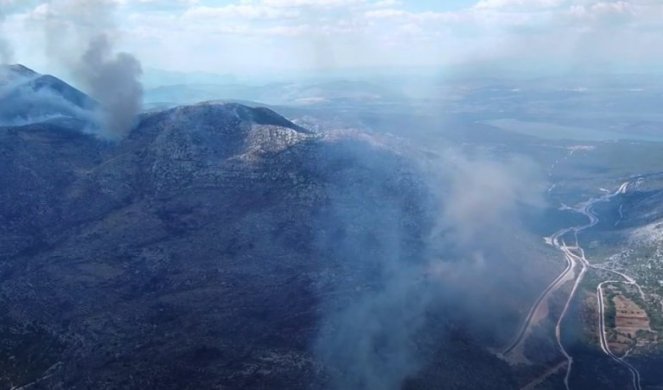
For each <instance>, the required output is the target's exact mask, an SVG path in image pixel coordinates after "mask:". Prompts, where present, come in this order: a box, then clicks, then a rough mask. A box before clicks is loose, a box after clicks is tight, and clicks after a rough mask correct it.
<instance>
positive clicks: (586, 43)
mask: <svg viewBox="0 0 663 390" xmlns="http://www.w3.org/2000/svg"><path fill="white" fill-rule="evenodd" d="M86 1H87V3H91V2H106V3H109V5H111V6H112V7H110V8H108V12H110V13H112V15H111V16H112V20H113V22H112V26H111V27H109V28H111V29H112V30H113V31H114V40H115V47H116V49H117V50H120V51H126V52H129V53H132V54H134V55H136V56H137V57H138V58H139V59H140V60H141V62H142V63H143V66H144V67H148V68H158V69H168V70H176V71H184V72H191V71H204V72H214V73H224V74H225V73H231V74H250V73H260V72H281V71H289V72H298V71H323V72H324V71H327V70H330V69H346V68H369V69H370V68H385V67H386V68H393V67H405V66H406V67H422V66H425V67H431V66H433V67H445V66H447V67H465V66H499V67H513V68H519V67H520V68H527V67H529V68H531V67H547V68H554V69H562V68H590V69H591V68H602V69H637V68H655V67H657V66H660V65H663V0H600V1H599V0H51V1H34V0H0V11H1V14H3V15H4V22H0V34H2V37H3V38H4V39H5V40H7V41H9V42H10V43H11V46H12V48H13V52H14V56H13V61H14V62H21V63H25V64H28V65H31V66H32V67H35V68H37V69H44V68H47V69H48V68H49V67H52V66H55V65H53V64H52V61H50V59H49V56H50V55H51V54H52V53H49V51H48V50H47V48H46V46H48V44H47V41H48V39H46V38H45V35H46V34H53V30H52V29H44V28H42V26H43V20H44V19H45V17H46V15H51V17H52V16H53V15H55V17H56V18H59V19H60V23H61V24H62V26H66V25H67V24H77V23H78V24H80V23H83V22H82V21H81V20H80V19H79V15H77V14H76V13H75V12H72V13H66V12H60V13H58V12H55V11H53V10H55V9H58V6H60V7H59V8H62V7H61V5H62V3H67V2H69V3H85V2H86ZM110 3H112V4H110ZM1 18H2V16H1V15H0V19H1ZM63 29H66V27H63ZM64 35H66V33H65V32H63V36H64Z"/></svg>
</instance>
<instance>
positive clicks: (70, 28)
mask: <svg viewBox="0 0 663 390" xmlns="http://www.w3.org/2000/svg"><path fill="white" fill-rule="evenodd" d="M115 7H116V3H114V2H113V1H109V0H85V1H83V0H54V1H52V2H51V3H49V11H48V16H47V19H46V23H45V31H46V35H47V37H46V38H47V50H48V53H49V56H51V57H53V58H55V59H57V60H59V61H60V62H61V63H62V65H64V66H65V67H67V68H68V69H69V70H70V72H71V73H72V76H73V77H74V78H75V79H76V80H77V81H78V82H80V83H81V84H82V86H83V87H84V89H86V91H87V92H88V93H89V94H90V95H91V96H92V97H93V98H94V99H95V100H97V101H98V102H99V103H100V118H99V122H100V123H99V124H100V126H101V128H102V132H103V135H105V136H107V137H109V138H115V139H119V138H123V137H124V136H126V135H127V134H128V133H129V132H130V131H131V129H132V127H133V125H134V124H135V121H136V118H137V116H138V114H140V111H141V108H142V100H143V87H142V85H141V82H140V77H141V75H142V68H141V64H140V62H139V61H138V59H137V58H136V57H134V56H133V55H131V54H128V53H117V52H116V51H115V50H114V48H113V43H114V40H115V38H116V36H117V34H118V31H117V28H116V27H115V25H114V21H113V18H112V15H113V12H114V11H115ZM72 52H74V53H81V54H80V56H76V55H74V56H73V57H72V56H71V55H70V53H72Z"/></svg>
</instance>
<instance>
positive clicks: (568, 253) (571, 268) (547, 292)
mask: <svg viewBox="0 0 663 390" xmlns="http://www.w3.org/2000/svg"><path fill="white" fill-rule="evenodd" d="M630 185H631V182H630V181H627V182H625V183H623V184H621V185H620V186H619V188H618V189H617V190H616V191H614V192H608V193H606V194H604V195H602V196H600V197H597V198H591V199H589V200H587V201H585V202H583V203H580V204H579V205H578V206H576V207H568V206H563V208H564V209H567V210H573V211H575V212H577V213H580V214H582V215H584V216H586V217H587V218H588V219H589V222H588V223H586V224H584V225H579V226H573V227H570V228H564V229H561V230H559V231H557V232H556V233H554V234H553V235H552V236H550V237H547V238H546V239H545V240H546V242H547V243H549V244H550V245H552V246H554V247H555V248H557V249H558V250H560V251H561V252H562V254H563V255H564V259H565V260H566V267H565V269H564V270H563V271H562V272H561V273H560V274H559V275H558V276H557V277H556V278H555V279H554V280H553V281H552V282H551V283H550V284H549V285H548V286H547V287H546V288H545V289H544V290H543V292H542V293H541V294H540V295H539V297H538V298H537V300H536V301H535V302H534V304H533V305H532V307H531V308H530V310H529V312H528V314H527V316H526V317H525V319H524V321H523V324H522V326H521V327H520V329H519V331H518V333H517V335H516V337H515V338H514V340H513V342H512V343H511V344H509V346H508V347H507V348H505V349H504V350H503V352H502V355H504V356H506V355H508V354H509V353H510V352H512V351H513V350H514V349H516V348H517V347H518V346H519V345H520V344H521V343H523V342H524V341H525V339H526V338H527V336H528V335H529V333H530V329H531V327H532V326H534V325H535V324H534V321H533V319H534V318H535V317H536V316H535V314H536V313H537V312H538V311H539V310H541V307H542V305H543V303H544V302H546V301H547V300H548V299H549V298H550V297H551V295H552V294H553V293H554V292H555V291H557V290H558V289H559V288H560V287H561V286H563V285H565V284H566V282H567V279H569V276H570V275H572V276H571V277H570V279H571V280H572V281H573V287H572V289H571V292H570V293H569V295H568V297H567V299H566V302H565V304H564V308H563V309H562V312H561V314H560V316H559V318H558V319H557V322H556V324H555V338H556V341H557V345H558V347H559V349H560V352H561V353H562V355H564V357H565V359H566V374H565V376H564V385H565V387H566V389H567V390H570V389H571V387H570V384H569V380H570V377H571V373H572V370H573V356H571V354H570V353H569V352H568V351H567V350H566V348H565V347H564V343H563V342H562V326H563V325H564V320H565V318H566V315H567V313H568V311H569V308H570V307H571V305H572V303H573V299H574V298H575V296H576V293H577V291H578V289H579V288H580V285H581V284H582V281H583V280H584V277H585V274H586V273H587V271H588V270H590V269H597V270H602V271H608V272H611V273H614V274H616V275H619V276H621V277H622V278H623V279H624V281H614V280H608V281H604V282H602V283H600V284H599V285H598V287H597V290H596V295H597V301H598V309H599V340H600V343H601V349H602V350H603V352H604V353H605V354H606V355H607V356H609V357H610V358H611V359H613V360H614V361H615V362H617V363H619V364H621V365H622V366H624V367H625V368H626V369H628V370H629V372H630V373H631V376H632V384H633V388H634V389H635V390H641V386H640V373H639V372H638V370H637V369H636V368H635V367H633V365H631V364H630V363H628V362H627V361H625V360H624V358H620V357H618V356H616V355H615V354H614V353H612V351H610V348H609V345H608V342H607V337H606V332H605V307H604V302H603V290H602V288H603V285H605V284H607V283H625V284H629V285H633V286H635V287H637V289H638V291H639V293H640V295H641V297H642V298H643V299H644V293H643V291H642V289H641V288H640V286H639V285H638V284H637V283H636V281H635V280H634V279H633V278H631V277H630V276H628V275H626V274H624V273H622V272H619V271H616V270H612V269H609V268H606V267H602V266H595V265H592V264H591V263H590V262H589V261H588V260H587V258H586V256H585V251H584V249H583V248H582V247H581V246H580V243H579V240H578V234H579V233H581V232H582V231H584V230H587V229H589V228H592V227H594V226H596V224H598V223H599V218H598V216H597V215H596V214H595V213H594V211H593V207H594V205H595V204H597V203H601V202H609V201H610V200H611V199H613V198H614V197H616V196H618V195H622V194H625V193H626V192H627V191H628V189H629V187H630ZM569 234H572V236H571V237H570V238H572V239H573V241H575V243H574V245H568V244H567V243H566V241H565V240H564V239H565V237H566V236H567V235H569ZM578 269H579V270H578Z"/></svg>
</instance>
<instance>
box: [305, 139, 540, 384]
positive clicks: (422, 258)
mask: <svg viewBox="0 0 663 390" xmlns="http://www.w3.org/2000/svg"><path fill="white" fill-rule="evenodd" d="M363 147H365V148H366V149H364V150H362V148H360V147H357V146H356V145H352V146H349V147H347V148H345V149H344V148H343V147H342V145H339V148H340V150H339V152H338V155H337V156H336V157H335V158H338V159H339V161H343V163H344V164H347V165H348V167H347V168H342V169H341V170H340V171H339V173H338V174H337V175H334V177H333V178H332V180H331V185H330V187H329V189H328V196H329V204H328V206H327V208H326V211H325V212H323V213H322V214H321V217H320V221H319V225H318V226H319V228H320V234H319V237H318V250H319V251H320V253H321V256H323V257H324V258H325V259H326V260H325V261H328V262H331V263H333V262H338V264H336V267H337V271H335V272H334V274H333V276H330V278H331V281H330V282H329V285H327V286H325V287H324V288H322V291H332V293H330V294H328V295H325V297H324V298H323V308H324V310H323V315H322V319H321V327H320V332H319V334H318V338H317V340H316V342H315V343H314V350H315V353H316V355H317V357H318V359H319V360H320V361H321V362H322V363H323V364H324V365H325V367H326V368H327V369H328V370H329V371H328V372H329V376H330V379H329V382H328V383H327V387H329V388H332V389H400V388H401V386H402V385H403V383H404V382H405V381H406V380H407V379H408V378H410V377H412V376H414V375H416V374H417V372H418V371H419V370H421V369H422V368H424V367H425V365H426V364H427V360H426V357H425V356H426V353H422V351H421V349H422V348H424V349H425V348H428V347H430V346H422V345H421V344H420V339H421V337H420V336H421V335H422V334H425V333H426V332H430V331H431V324H430V323H429V322H428V321H429V313H430V312H431V310H439V309H440V308H446V307H449V306H451V305H453V306H460V307H462V306H463V303H459V301H460V300H462V301H463V302H465V300H470V299H473V294H474V296H476V294H479V295H482V296H485V295H487V294H492V293H497V292H498V291H500V287H499V286H500V284H501V283H502V282H504V278H502V277H501V276H499V272H497V270H499V269H500V268H502V267H504V264H505V263H504V262H503V260H502V256H501V255H502V250H503V249H504V248H503V247H506V246H507V245H508V244H507V243H504V244H503V243H501V241H500V240H499V238H503V234H501V233H497V234H494V235H495V237H497V239H496V240H494V242H493V241H490V242H487V240H485V233H487V231H488V230H490V229H495V228H496V227H498V226H499V229H500V232H503V231H507V232H509V231H514V230H517V229H518V226H517V220H518V217H517V215H518V210H519V207H521V206H522V205H529V206H532V207H537V206H538V205H540V204H542V201H541V199H540V194H539V191H540V190H541V187H540V186H538V185H537V183H538V182H540V178H539V172H538V170H537V169H536V166H535V165H534V164H533V163H531V162H529V161H525V160H522V159H518V158H513V159H508V160H506V161H494V160H493V159H490V158H488V157H483V156H481V155H479V156H473V157H467V156H466V155H464V154H461V153H458V152H454V151H447V152H445V153H444V154H443V156H444V157H442V158H441V160H435V161H426V162H423V161H420V160H419V157H414V156H409V155H408V156H407V157H406V156H401V157H398V158H394V157H393V155H392V156H391V157H387V156H388V155H389V153H388V152H386V151H384V152H380V151H378V152H376V151H375V148H376V146H374V145H364V146H363ZM377 148H378V149H379V148H380V146H378V147H377ZM418 155H419V156H421V154H418ZM376 156H377V157H376ZM507 242H508V241H507ZM491 277H492V278H493V279H496V281H495V282H493V283H486V287H482V280H484V279H490V278H491ZM469 286H473V287H475V288H468V287H469ZM465 290H471V291H472V292H471V293H467V292H466V291H465ZM468 306H469V307H470V309H469V312H468V313H467V315H469V316H472V317H476V318H479V317H481V316H484V315H486V310H485V308H484V309H482V310H483V311H480V310H479V308H476V307H474V306H473V305H471V304H470V305H468ZM474 309H477V310H474ZM473 310H474V311H473ZM434 339H437V340H442V341H441V342H442V343H444V341H443V340H444V335H443V334H436V335H435V337H434Z"/></svg>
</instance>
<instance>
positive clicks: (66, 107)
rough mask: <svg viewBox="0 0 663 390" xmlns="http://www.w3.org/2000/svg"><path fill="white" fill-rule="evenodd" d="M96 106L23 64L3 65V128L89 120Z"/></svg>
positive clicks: (0, 104) (0, 120)
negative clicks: (6, 126) (65, 120)
mask: <svg viewBox="0 0 663 390" xmlns="http://www.w3.org/2000/svg"><path fill="white" fill-rule="evenodd" d="M96 106H97V103H96V102H95V101H94V100H93V99H91V98H89V97H88V96H87V95H85V94H84V93H83V92H81V91H79V90H77V89H76V88H74V87H72V86H71V85H69V84H67V83H65V82H64V81H62V80H60V79H58V78H56V77H53V76H50V75H41V74H39V73H37V72H35V71H33V70H31V69H29V68H26V67H25V66H23V65H0V125H3V124H4V125H21V124H27V123H34V122H40V121H53V120H63V119H73V118H77V119H81V118H86V117H87V118H89V117H90V116H92V115H93V111H94V110H95V108H96Z"/></svg>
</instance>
